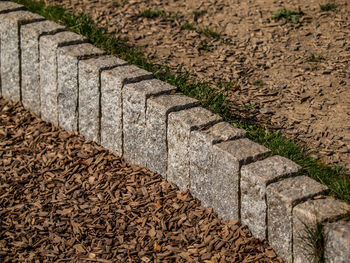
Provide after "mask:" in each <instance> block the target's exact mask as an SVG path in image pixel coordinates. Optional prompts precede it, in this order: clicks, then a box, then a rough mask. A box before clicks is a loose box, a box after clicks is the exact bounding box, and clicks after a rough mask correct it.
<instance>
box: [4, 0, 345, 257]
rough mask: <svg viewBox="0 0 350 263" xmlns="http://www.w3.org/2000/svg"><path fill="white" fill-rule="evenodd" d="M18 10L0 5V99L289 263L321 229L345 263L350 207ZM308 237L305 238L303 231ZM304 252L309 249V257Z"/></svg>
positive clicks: (215, 121) (215, 119)
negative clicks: (158, 181) (134, 168)
mask: <svg viewBox="0 0 350 263" xmlns="http://www.w3.org/2000/svg"><path fill="white" fill-rule="evenodd" d="M23 9H24V8H23V7H22V6H21V5H17V4H14V3H12V2H4V1H2V2H0V57H1V59H0V67H1V69H0V72H1V76H0V77H1V86H0V87H1V88H0V95H2V96H3V97H4V98H5V99H11V100H13V101H22V103H23V105H24V107H26V108H27V109H29V110H31V111H32V112H33V113H34V114H36V115H38V116H41V118H42V119H44V120H46V121H49V122H51V123H53V124H54V125H57V126H60V127H62V128H64V129H66V130H71V131H79V132H80V133H81V134H82V135H83V136H84V137H85V138H86V139H88V140H92V141H95V142H96V143H98V144H100V145H102V146H104V147H105V148H107V149H109V150H110V151H113V152H114V153H116V154H117V155H119V156H122V157H123V158H125V159H126V160H127V161H129V162H131V163H133V164H136V165H141V166H145V167H147V168H148V169H150V170H151V171H153V172H157V173H159V174H161V175H162V176H163V177H164V178H166V179H167V180H169V181H171V182H173V183H174V184H176V185H177V186H178V187H179V189H180V190H181V191H187V190H189V191H190V192H191V193H192V194H193V195H194V196H195V197H197V198H198V199H199V200H201V202H202V204H203V205H204V206H207V207H212V208H213V209H214V211H215V212H216V213H217V214H218V215H219V216H221V217H222V218H224V219H225V220H241V221H242V223H244V224H247V225H248V227H249V228H250V229H251V231H252V234H253V235H254V236H255V237H257V238H259V239H266V240H267V241H268V242H269V244H270V245H271V246H272V247H273V248H274V249H275V251H276V252H277V253H278V255H280V256H281V257H282V258H283V259H284V260H285V261H286V262H312V261H313V259H312V256H310V255H309V254H311V252H312V249H310V248H306V246H305V245H304V243H303V242H304V240H305V238H303V237H305V235H304V236H303V233H305V232H308V231H309V230H310V229H311V230H312V231H316V230H315V229H316V227H317V226H318V225H319V224H321V225H324V228H323V230H324V231H323V234H324V236H325V237H326V239H325V247H324V250H325V260H326V262H349V261H348V260H349V258H350V254H349V251H350V222H346V221H342V220H341V218H342V217H343V216H344V214H346V213H347V212H348V211H349V210H350V207H349V205H347V204H346V203H344V202H341V201H339V200H334V199H333V198H331V197H327V196H325V194H326V192H327V187H326V186H324V185H321V184H319V183H317V182H316V181H314V180H313V179H311V178H308V177H305V176H297V175H298V171H299V170H300V167H299V166H298V165H296V164H295V163H293V162H292V161H290V160H288V159H286V158H283V157H281V156H272V157H268V158H266V154H267V153H269V149H267V148H265V147H263V146H261V145H259V144H257V143H254V142H252V141H251V140H249V139H247V138H245V131H244V130H241V129H237V128H234V127H233V126H231V125H230V124H228V123H226V122H223V121H222V119H221V117H219V116H218V115H215V114H213V113H211V112H210V111H208V110H206V109H204V108H202V107H200V106H199V102H198V101H197V100H195V99H192V98H189V97H186V96H184V95H182V94H179V93H177V92H176V88H175V87H173V86H171V85H169V84H166V83H164V82H162V81H159V80H157V79H154V77H153V75H152V74H151V73H149V72H147V71H145V70H142V69H140V68H138V67H136V66H133V65H127V63H126V62H125V61H123V60H121V59H118V58H116V57H113V56H107V55H104V53H105V52H104V51H102V50H100V49H98V48H96V47H94V46H93V45H91V44H88V43H87V39H86V38H85V37H82V36H79V35H77V34H75V33H72V32H68V31H65V29H64V28H63V27H62V26H60V25H58V24H55V23H53V22H50V21H46V20H44V19H43V18H42V17H41V16H38V15H36V14H32V13H30V12H27V11H23ZM309 232H310V231H309ZM305 248H306V250H305Z"/></svg>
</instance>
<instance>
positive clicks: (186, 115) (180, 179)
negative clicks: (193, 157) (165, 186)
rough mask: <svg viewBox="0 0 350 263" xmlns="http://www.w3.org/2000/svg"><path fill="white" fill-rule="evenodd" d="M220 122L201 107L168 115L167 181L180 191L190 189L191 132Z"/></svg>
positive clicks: (216, 116) (214, 115) (218, 118)
mask: <svg viewBox="0 0 350 263" xmlns="http://www.w3.org/2000/svg"><path fill="white" fill-rule="evenodd" d="M220 120H221V118H220V117H219V116H218V115H216V114H214V113H212V112H210V111H208V110H206V109H204V108H202V107H196V108H191V109H187V110H183V111H179V112H172V113H170V114H169V119H168V170H167V179H168V181H170V182H173V183H174V184H176V185H177V186H178V187H179V189H180V190H181V191H186V190H187V189H189V188H190V155H189V152H190V134H191V131H193V130H196V129H200V128H204V127H207V126H210V125H213V124H215V123H218V122H219V121H220Z"/></svg>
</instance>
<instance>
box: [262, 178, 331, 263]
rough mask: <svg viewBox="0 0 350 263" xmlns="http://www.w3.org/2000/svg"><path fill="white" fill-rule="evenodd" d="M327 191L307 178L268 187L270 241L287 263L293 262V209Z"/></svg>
mask: <svg viewBox="0 0 350 263" xmlns="http://www.w3.org/2000/svg"><path fill="white" fill-rule="evenodd" d="M325 190H327V187H326V186H324V185H322V184H320V183H318V182H316V181H315V180H313V179H311V178H309V177H306V176H298V177H293V178H287V179H285V180H282V181H280V182H277V183H273V184H270V185H269V186H268V187H267V189H266V197H267V198H266V199H267V205H268V214H267V222H268V225H267V227H268V241H269V244H270V245H271V246H272V248H273V249H274V250H275V251H276V253H277V254H278V255H279V256H281V257H282V258H283V259H284V260H285V261H286V262H292V239H293V217H292V210H293V207H294V206H295V205H297V204H298V203H300V202H301V201H303V200H306V199H308V198H312V197H313V196H315V195H317V194H321V193H323V192H324V191H325Z"/></svg>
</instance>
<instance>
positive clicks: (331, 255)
mask: <svg viewBox="0 0 350 263" xmlns="http://www.w3.org/2000/svg"><path fill="white" fill-rule="evenodd" d="M325 236H326V245H325V262H327V263H349V262H350V222H349V221H339V222H335V223H331V224H327V225H326V226H325Z"/></svg>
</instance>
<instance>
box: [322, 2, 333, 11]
mask: <svg viewBox="0 0 350 263" xmlns="http://www.w3.org/2000/svg"><path fill="white" fill-rule="evenodd" d="M320 9H321V10H322V11H335V10H336V9H337V5H336V4H330V3H328V4H325V5H320Z"/></svg>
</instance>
